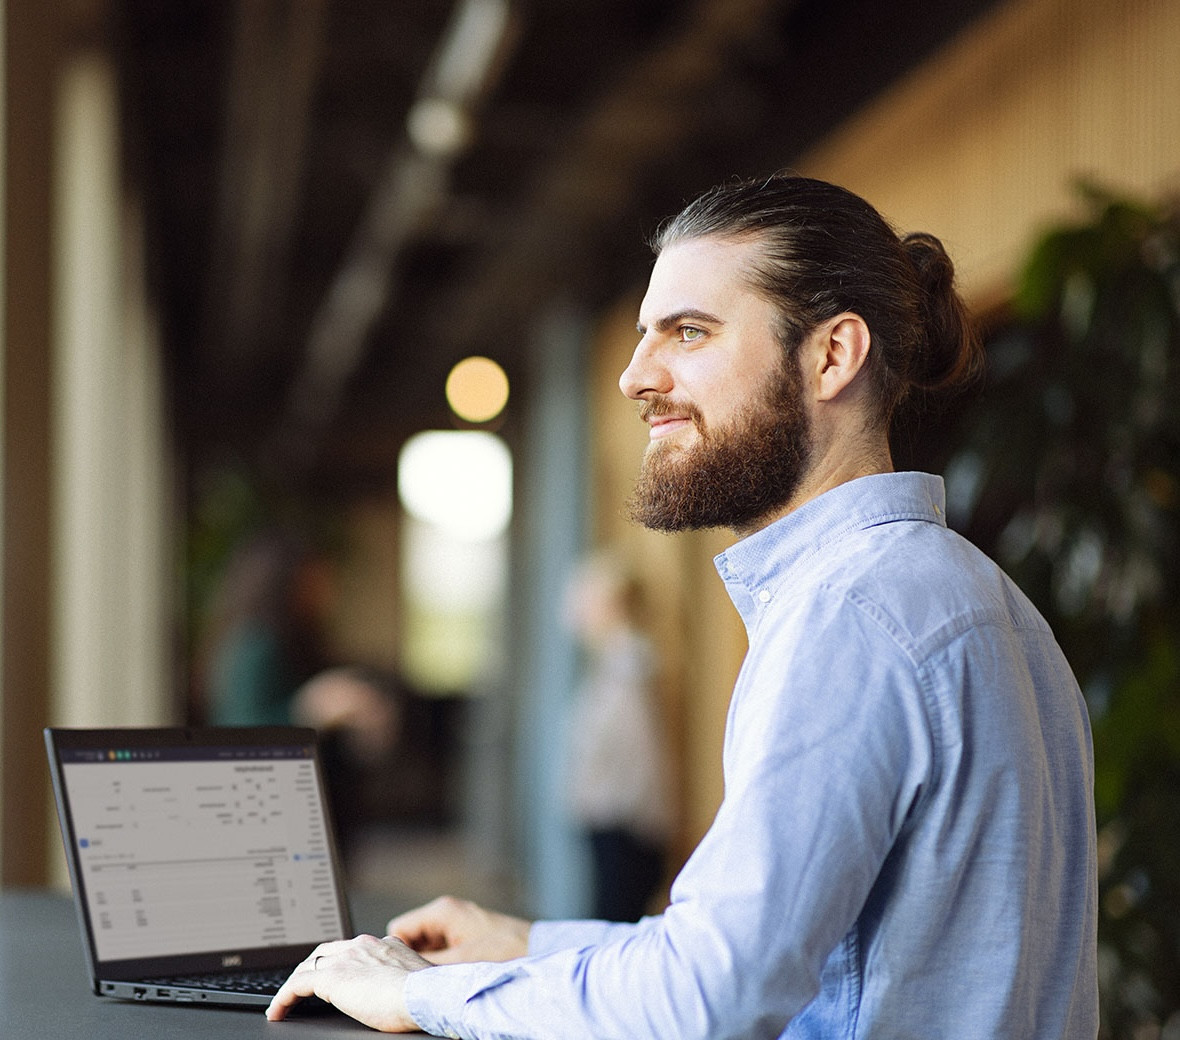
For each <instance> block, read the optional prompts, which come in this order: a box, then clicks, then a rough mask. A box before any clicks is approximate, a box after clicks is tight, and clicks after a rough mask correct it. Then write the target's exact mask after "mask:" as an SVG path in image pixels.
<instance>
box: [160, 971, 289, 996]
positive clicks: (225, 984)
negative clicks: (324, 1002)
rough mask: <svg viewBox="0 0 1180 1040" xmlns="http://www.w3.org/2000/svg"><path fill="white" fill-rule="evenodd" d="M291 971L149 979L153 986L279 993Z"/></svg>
mask: <svg viewBox="0 0 1180 1040" xmlns="http://www.w3.org/2000/svg"><path fill="white" fill-rule="evenodd" d="M290 974H291V973H290V971H282V970H275V969H269V970H266V971H232V972H215V973H214V974H212V975H169V976H166V977H161V978H155V979H148V980H147V982H148V983H150V984H151V985H153V986H176V987H181V988H187V989H218V990H223V991H225V992H227V993H277V992H278V989H279V987H280V986H281V985H282V984H283V983H284V982H286V981H287V976H288V975H290Z"/></svg>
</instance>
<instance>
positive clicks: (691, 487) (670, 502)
mask: <svg viewBox="0 0 1180 1040" xmlns="http://www.w3.org/2000/svg"><path fill="white" fill-rule="evenodd" d="M673 412H675V413H676V414H679V415H684V414H687V416H688V417H689V418H690V419H691V420H692V423H693V425H694V427H695V428H696V432H697V434H698V436H697V437H696V438H694V439H693V441H692V442H691V443H690V444H689V445H687V446H686V445H681V444H679V443H674V442H672V441H668V442H659V441H657V442H653V443H652V444H650V445H649V446H648V450H647V453H646V454H645V455H644V457H643V465H642V467H641V469H640V473H639V479H638V481H637V482H636V485H635V490H634V492H633V494H632V496H631V500H630V502H629V507H628V511H629V515H630V516H631V518H632V519H633V520H636V521H638V522H639V523H641V524H643V525H644V526H645V527H649V528H652V529H653V530H657V531H669V532H670V531H685V530H701V529H704V528H711V527H726V528H731V529H733V530H737V531H744V530H751V529H753V528H756V527H758V526H760V524H761V522H762V521H763V520H765V519H766V518H768V517H769V516H770V515H771V514H772V513H774V512H775V511H776V510H778V509H779V508H781V507H782V506H784V505H785V504H786V503H787V502H788V501H789V500H790V498H791V496H792V495H793V494H794V492H795V490H796V489H797V488H798V486H799V482H800V480H801V479H802V477H803V475H804V473H805V472H806V469H807V464H808V461H809V459H810V456H811V443H812V441H811V428H810V423H809V421H808V418H807V413H806V411H805V409H804V407H803V395H802V377H801V374H800V372H799V369H798V366H797V365H796V364H795V363H793V362H788V361H786V360H785V358H784V360H783V362H782V363H781V364H780V365H779V366H778V368H777V370H775V372H774V374H773V375H772V377H771V380H770V384H769V385H768V386H767V387H766V389H765V392H764V393H763V394H762V395H761V397H759V398H757V399H755V400H753V401H751V402H750V404H749V407H748V408H744V409H742V410H740V411H739V412H738V413H737V414H736V415H735V416H734V417H733V418H732V419H730V420H729V421H728V422H727V423H725V424H724V425H719V426H715V427H710V426H708V425H706V423H705V421H704V418H703V416H702V415H701V413H700V411H699V410H698V409H697V408H696V407H695V406H693V405H691V404H687V405H686V404H684V403H679V404H675V405H673V402H672V399H671V398H669V397H667V396H665V395H662V394H657V395H653V396H650V397H648V398H647V399H646V400H645V401H644V403H643V406H642V407H641V409H640V415H641V417H642V418H643V419H644V420H645V421H649V420H650V419H652V418H654V417H657V416H659V415H661V414H671V413H673Z"/></svg>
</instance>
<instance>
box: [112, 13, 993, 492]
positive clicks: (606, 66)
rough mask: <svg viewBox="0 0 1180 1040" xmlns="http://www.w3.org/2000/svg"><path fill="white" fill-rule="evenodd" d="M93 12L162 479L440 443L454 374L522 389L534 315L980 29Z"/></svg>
mask: <svg viewBox="0 0 1180 1040" xmlns="http://www.w3.org/2000/svg"><path fill="white" fill-rule="evenodd" d="M113 3H114V10H115V18H114V24H113V36H114V39H115V41H116V50H117V54H118V61H119V67H120V72H121V82H122V85H123V86H122V89H123V95H124V104H125V110H126V113H127V132H126V142H127V151H128V168H129V170H130V171H131V178H132V181H133V183H134V185H135V187H136V189H137V191H138V192H139V194H140V195H141V196H142V199H143V202H144V210H145V217H146V226H147V233H148V255H149V277H150V289H151V292H152V295H153V298H154V300H155V303H156V307H157V309H158V312H159V315H160V319H161V330H162V335H163V337H164V345H165V350H166V356H167V359H168V370H169V373H170V379H171V383H172V386H171V392H172V398H173V414H174V416H175V421H176V430H175V435H176V440H177V444H178V446H179V448H180V451H181V456H182V458H183V459H184V460H185V462H186V464H187V466H188V467H189V468H190V470H191V471H199V470H200V469H201V468H202V467H204V466H207V465H210V464H216V463H217V462H219V461H220V460H225V459H227V458H232V459H235V460H237V461H238V462H239V463H241V464H244V465H247V466H250V467H253V468H256V469H258V470H260V471H269V472H270V473H271V474H272V475H274V474H279V475H288V476H291V477H292V478H295V477H297V476H301V477H305V478H306V477H310V478H313V479H318V480H320V481H321V482H323V480H324V479H325V478H326V477H328V476H329V475H330V478H331V482H332V483H334V484H335V485H337V486H347V485H348V484H350V483H358V482H359V483H363V482H367V481H369V480H372V479H374V478H376V479H380V478H381V477H382V475H384V476H388V473H389V472H390V470H391V467H392V465H393V461H394V459H395V457H396V448H397V445H398V444H400V442H401V441H402V440H403V439H404V438H405V437H406V436H408V435H409V434H410V433H412V432H414V431H415V430H418V429H423V428H427V427H431V426H438V425H446V424H447V422H448V415H447V411H446V407H445V403H444V401H443V396H442V389H441V388H442V384H443V380H444V378H445V374H446V372H447V370H448V369H449V367H450V366H451V365H452V364H453V363H454V362H455V361H456V360H458V359H459V358H461V357H463V356H465V355H467V354H471V353H478V354H486V355H489V356H492V357H494V358H496V359H497V360H498V361H500V362H501V364H503V365H504V366H505V367H506V368H507V369H508V371H509V374H510V376H511V377H512V378H513V381H514V393H518V392H520V391H523V392H524V393H529V392H534V391H533V390H532V389H531V388H529V387H528V386H527V378H526V373H525V371H524V369H523V365H522V349H521V348H522V345H523V344H524V343H525V342H526V341H527V337H528V330H529V328H530V326H531V325H532V324H533V321H534V318H535V316H536V315H537V314H538V313H539V312H540V311H541V310H542V309H543V308H544V307H545V306H546V305H547V304H548V303H549V302H550V301H552V300H554V299H564V300H574V301H576V302H577V303H578V304H579V305H581V306H584V307H586V308H591V309H592V308H594V307H597V306H599V305H600V304H602V303H603V302H605V301H608V300H611V299H613V298H616V297H617V296H619V295H620V294H622V293H625V292H628V291H632V290H634V289H636V288H637V287H641V286H642V283H643V280H644V278H645V275H646V271H647V269H648V265H649V263H650V258H649V256H648V253H647V249H646V246H645V245H644V236H645V235H646V234H647V233H648V232H650V231H651V230H652V229H653V227H654V226H655V225H656V223H658V221H659V220H660V219H661V218H662V217H664V216H666V215H668V214H669V213H670V212H673V211H675V210H676V209H678V208H679V206H680V205H681V204H682V203H683V201H684V200H685V199H686V198H687V197H689V196H690V195H692V194H694V193H696V192H697V191H698V190H700V189H702V188H704V187H707V186H709V185H710V184H712V183H715V182H716V181H719V180H723V179H725V178H727V177H730V176H733V175H736V174H758V173H766V172H771V171H773V170H775V169H780V168H783V167H788V166H790V164H791V162H792V160H793V159H795V158H796V157H798V156H799V155H800V154H802V152H803V151H804V150H805V149H806V148H807V147H808V146H809V145H810V144H812V143H814V142H815V141H816V140H817V139H818V138H820V137H822V135H823V134H824V133H825V132H827V131H828V130H829V129H830V128H832V127H833V126H835V125H836V124H838V123H839V122H840V121H841V120H842V119H844V118H846V117H847V116H848V115H849V114H851V113H852V112H853V111H855V110H856V108H857V107H859V106H860V105H862V104H863V103H865V102H866V101H867V100H869V99H871V98H872V97H873V96H874V95H875V94H877V93H878V92H880V91H881V90H882V89H884V88H885V87H886V86H888V84H889V83H890V82H892V81H893V80H894V79H895V78H896V77H898V76H900V75H902V74H903V73H904V72H905V71H906V70H907V69H909V68H910V67H912V66H913V65H914V64H915V63H917V62H919V61H921V60H922V59H923V58H924V57H925V56H927V55H928V54H929V53H930V52H931V51H933V50H934V49H935V48H937V47H938V46H939V45H940V44H941V43H943V42H944V41H946V40H947V39H948V38H949V37H950V36H951V35H953V34H955V33H957V32H959V31H961V30H963V29H964V28H965V27H966V26H967V25H968V24H969V23H970V21H971V20H972V19H974V18H975V17H977V16H978V15H979V14H981V13H982V12H983V11H984V10H985V9H986V8H988V7H989V6H991V3H990V2H989V0H884V2H882V0H332V2H329V0H203V2H201V3H173V2H163V0H113ZM501 21H502V25H501ZM497 26H500V28H501V30H502V31H500V32H490V36H491V38H494V39H495V40H496V41H498V42H497V43H496V45H495V46H494V47H492V48H491V49H490V50H488V51H487V53H486V54H483V55H481V56H479V57H478V58H472V57H470V55H469V56H468V57H466V58H465V59H462V60H460V61H459V62H458V64H457V65H456V64H455V62H454V61H452V60H451V56H453V54H454V53H455V52H454V50H453V48H454V47H456V46H462V43H463V40H465V39H467V40H470V39H471V38H473V37H478V36H479V33H478V32H477V31H476V30H479V29H480V28H481V27H482V28H483V29H484V30H488V29H489V27H490V29H492V30H494V29H496V27H497ZM440 101H446V102H449V103H450V104H451V105H452V108H450V109H446V110H444V115H445V114H447V113H448V112H449V113H451V114H452V115H453V114H454V112H455V111H456V110H457V111H459V112H460V113H461V114H462V116H463V118H464V119H465V120H466V122H465V124H461V125H463V126H465V127H466V139H465V141H464V142H463V143H462V145H461V146H460V147H458V148H457V149H455V150H452V151H450V152H446V153H444V152H440V151H438V150H437V148H436V150H434V151H432V150H430V148H429V147H428V144H429V142H427V145H423V143H422V139H421V138H415V137H414V135H413V133H412V131H411V129H410V124H411V113H414V114H415V115H414V116H413V118H414V119H417V118H418V117H419V116H421V115H422V114H423V112H429V111H430V110H431V106H433V108H434V111H436V112H437V110H438V108H439V107H440V106H439V104H438V102H440ZM423 102H425V105H423ZM454 106H457V109H456V108H455V107H454ZM418 125H420V124H418ZM442 127H443V129H445V128H446V124H442ZM436 129H437V126H436ZM920 146H921V142H915V147H920ZM517 400H519V397H517Z"/></svg>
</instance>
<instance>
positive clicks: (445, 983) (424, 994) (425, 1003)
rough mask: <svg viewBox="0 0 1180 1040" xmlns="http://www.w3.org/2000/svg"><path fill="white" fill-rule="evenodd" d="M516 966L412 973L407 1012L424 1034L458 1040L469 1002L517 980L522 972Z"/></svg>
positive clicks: (482, 965)
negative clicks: (492, 989) (501, 984)
mask: <svg viewBox="0 0 1180 1040" xmlns="http://www.w3.org/2000/svg"><path fill="white" fill-rule="evenodd" d="M514 964H515V962H513V961H508V962H507V963H504V964H496V963H490V962H485V963H477V964H439V965H436V966H435V967H433V968H423V969H422V970H421V971H413V972H410V974H409V975H407V976H406V986H405V998H404V999H405V1002H406V1010H407V1011H408V1012H409V1013H410V1017H411V1018H412V1019H413V1020H414V1021H415V1022H417V1023H418V1027H419V1028H420V1029H421V1030H423V1032H427V1033H434V1034H436V1035H438V1036H450V1037H456V1038H458V1037H460V1036H462V1033H461V1032H460V1029H461V1027H462V1025H463V1022H464V1018H465V1011H466V1008H467V1003H468V1001H470V1000H471V999H472V997H476V996H478V995H479V994H480V993H483V992H485V991H487V990H489V989H491V988H493V987H494V986H498V985H500V983H502V982H507V981H508V980H509V979H512V978H515V977H516V976H517V975H518V974H519V971H518V970H517V969H516V968H515V967H514Z"/></svg>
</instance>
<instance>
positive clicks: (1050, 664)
mask: <svg viewBox="0 0 1180 1040" xmlns="http://www.w3.org/2000/svg"><path fill="white" fill-rule="evenodd" d="M943 502H944V493H943V487H942V482H941V480H939V479H938V478H937V477H932V476H927V475H924V474H917V473H901V474H881V475H876V476H871V477H865V478H862V479H860V480H856V481H852V482H850V483H847V484H844V485H842V486H840V487H837V488H835V489H834V490H832V491H829V492H827V493H826V494H824V495H822V496H820V497H819V498H817V499H814V500H812V501H811V502H809V503H807V504H806V505H804V506H803V507H802V508H800V509H798V510H796V511H795V512H793V513H791V514H790V515H788V516H787V517H785V518H784V519H782V520H780V521H778V522H776V523H775V524H772V525H771V526H769V527H767V528H765V529H763V530H761V531H759V532H757V533H756V534H754V535H752V536H750V537H749V538H746V539H744V540H743V541H741V542H739V543H738V544H736V545H735V546H733V547H732V548H731V549H729V550H728V551H726V552H724V553H722V554H721V555H720V556H718V557H717V560H716V563H717V569H718V572H719V573H720V575H721V577H722V579H723V580H724V581H725V584H726V587H727V588H728V590H729V593H730V596H731V597H732V599H733V602H734V604H735V606H736V607H737V609H738V611H739V612H740V613H741V616H742V619H743V620H744V622H745V625H746V629H747V632H748V635H749V641H750V650H749V653H748V654H747V657H746V660H745V662H744V664H743V666H742V669H741V672H740V674H739V676H738V680H737V685H736V686H735V688H734V693H733V700H732V703H731V705H730V711H729V718H728V722H727V726H726V735H725V750H724V770H725V797H724V800H723V803H722V805H721V808H720V810H719V811H718V814H717V817H716V819H715V821H714V823H713V826H712V827H711V828H710V830H709V832H708V834H706V835H705V837H704V839H703V840H702V842H701V844H700V845H699V846H698V848H697V849H696V851H695V852H694V853H693V855H692V857H691V858H690V859H689V861H688V863H687V864H686V865H685V867H684V869H683V871H682V872H681V873H680V875H679V877H678V878H677V879H676V882H675V884H674V885H673V888H672V894H671V903H670V905H669V907H668V909H667V910H666V911H665V912H664V913H663V914H661V915H659V916H656V917H649V918H645V919H644V920H643V921H641V922H639V923H638V924H637V925H608V924H604V923H602V922H549V923H542V922H538V923H537V924H536V925H534V926H533V929H532V934H531V938H530V956H529V957H527V958H523V959H521V960H517V961H511V962H508V963H506V964H474V965H456V966H445V967H436V968H429V969H426V970H424V971H421V972H418V973H416V974H414V975H411V976H410V977H409V979H408V983H407V987H406V997H407V1002H408V1006H409V1010H410V1013H411V1014H412V1015H413V1016H414V1018H415V1019H416V1020H417V1021H418V1022H419V1023H420V1024H421V1025H422V1026H423V1027H424V1028H426V1029H428V1030H430V1031H433V1032H441V1033H447V1034H449V1035H452V1036H461V1037H470V1038H481V1040H483V1038H493V1037H518V1038H519V1037H535V1038H538V1040H558V1038H565V1037H592V1038H596V1040H607V1038H612V1037H633V1038H643V1040H691V1038H695V1037H699V1038H709V1040H719V1038H723V1037H780V1036H781V1037H789V1038H802V1037H809V1038H810V1037H814V1038H820V1037H822V1038H823V1040H838V1038H849V1040H851V1038H869V1037H872V1038H882V1040H883V1038H890V1040H903V1038H904V1040H915V1038H930V1040H948V1038H951V1037H953V1038H956V1040H973V1038H987V1040H999V1038H1010V1040H1049V1038H1069V1040H1079V1038H1085V1040H1092V1038H1093V1037H1095V1036H1096V1035H1097V1031H1098V992H1097V970H1096V964H1095V960H1096V939H1095V922H1096V892H1097V879H1096V867H1095V833H1094V815H1093V762H1092V752H1091V744H1090V731H1089V723H1088V720H1087V715H1086V709H1085V705H1084V702H1083V700H1082V697H1081V694H1080V692H1079V690H1078V687H1077V683H1076V682H1075V680H1074V678H1073V675H1072V674H1071V672H1070V669H1069V666H1068V665H1067V664H1066V661H1065V659H1064V658H1063V656H1062V654H1061V651H1060V649H1059V648H1058V646H1057V643H1056V641H1055V640H1054V638H1053V636H1052V634H1051V632H1050V631H1049V629H1048V627H1047V626H1046V624H1045V622H1044V620H1043V619H1042V618H1041V617H1040V615H1039V614H1038V613H1037V612H1036V610H1035V609H1034V608H1033V606H1032V605H1031V604H1030V603H1029V602H1028V600H1027V599H1026V598H1025V597H1024V595H1022V594H1021V592H1020V591H1019V590H1018V589H1017V588H1016V587H1015V585H1013V584H1012V582H1011V581H1009V580H1008V578H1006V577H1005V576H1004V574H1003V573H1002V572H1001V571H1000V570H999V569H998V568H997V567H996V566H995V565H994V564H993V563H992V562H991V561H989V560H988V559H987V558H986V557H985V556H983V555H982V554H981V553H980V552H978V551H977V550H976V549H975V548H974V547H973V546H971V545H970V544H969V543H968V542H966V541H965V540H964V539H962V538H960V537H959V536H958V535H956V534H954V533H953V532H951V531H949V530H948V529H947V527H946V524H945V521H944V507H943Z"/></svg>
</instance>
